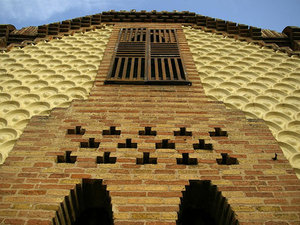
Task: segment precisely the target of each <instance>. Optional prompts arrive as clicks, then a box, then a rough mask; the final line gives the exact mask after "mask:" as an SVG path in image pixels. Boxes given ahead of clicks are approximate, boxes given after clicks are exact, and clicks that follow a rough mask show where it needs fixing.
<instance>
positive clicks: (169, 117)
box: [0, 23, 300, 225]
mask: <svg viewBox="0 0 300 225" xmlns="http://www.w3.org/2000/svg"><path fill="white" fill-rule="evenodd" d="M135 25H136V26H153V27H155V28H156V27H160V28H163V27H168V28H170V27H171V26H174V27H175V28H177V29H179V31H178V37H179V41H180V43H181V44H180V49H181V52H182V54H183V59H184V62H185V64H186V70H187V73H188V77H189V80H190V81H191V82H192V84H193V85H192V86H134V85H103V81H104V80H105V77H106V75H107V73H108V70H109V66H110V62H111V58H112V52H113V50H114V48H115V45H116V40H117V35H118V29H119V28H120V27H124V26H133V25H132V24H130V25H124V24H116V25H115V27H114V30H113V32H112V35H111V37H110V39H109V42H108V44H107V47H106V50H105V53H104V56H103V59H102V61H101V65H100V66H99V70H98V74H97V76H96V79H95V83H94V87H93V88H92V91H91V94H90V96H89V98H88V99H87V100H76V101H74V102H73V103H72V104H71V106H70V107H69V108H67V109H59V108H57V109H54V110H52V112H51V115H50V117H38V116H35V117H33V118H32V119H31V121H30V123H29V124H28V126H27V127H26V129H25V130H24V133H23V135H22V136H21V138H20V139H19V141H18V142H17V144H16V146H15V147H14V149H13V150H12V151H11V153H10V154H9V157H8V158H7V160H6V162H5V163H4V164H3V165H2V166H1V167H0V177H1V185H0V191H1V193H2V194H1V196H0V201H1V203H0V206H1V207H0V222H1V223H3V224H14V223H15V224H16V223H17V224H28V225H29V224H49V223H50V222H49V221H51V219H52V218H53V217H54V216H55V212H56V210H58V209H59V204H60V203H61V202H62V201H63V199H64V196H66V195H68V194H69V191H70V189H72V188H74V186H75V184H78V183H81V179H82V178H94V179H103V181H104V183H105V184H106V185H107V189H108V190H109V191H110V196H111V200H112V205H113V213H114V221H115V224H116V225H125V224H130V225H137V224H140V225H142V224H145V225H154V224H156V225H170V224H175V221H176V219H177V212H178V209H179V204H180V197H181V196H182V193H181V191H183V190H185V185H188V183H189V180H190V179H198V180H211V181H212V183H213V184H215V185H217V186H218V188H219V189H220V190H222V193H223V195H224V196H225V197H226V198H227V199H228V202H229V203H230V204H231V206H232V208H233V209H234V210H235V212H236V214H237V218H238V219H239V221H240V223H241V224H257V225H262V224H265V225H270V224H275V223H273V222H274V221H276V222H278V223H282V224H293V225H295V224H297V223H298V221H299V216H300V215H299V197H297V196H299V194H300V193H299V185H300V184H299V180H298V179H297V177H296V175H295V174H294V172H293V170H292V168H291V167H290V165H289V163H288V161H287V160H285V158H284V156H283V154H282V152H281V150H280V148H279V146H278V145H277V142H276V140H275V139H274V138H273V136H272V134H271V133H270V131H269V129H268V127H267V126H266V125H265V124H264V122H263V121H261V120H255V119H254V120H247V119H246V118H245V116H244V114H243V113H242V112H241V111H239V110H233V109H226V108H225V106H224V104H223V103H222V102H220V101H211V100H210V99H209V98H208V97H207V96H206V95H205V93H204V89H203V88H202V83H201V80H200V78H199V75H198V71H197V70H196V65H195V64H194V60H193V58H192V55H191V53H190V52H189V46H188V44H187V42H186V39H185V35H184V33H183V31H182V30H180V28H181V26H179V25H174V24H172V25H169V24H155V25H152V24H149V25H148V24H142V23H141V24H135ZM98 65H99V64H98ZM75 126H82V127H83V128H84V129H86V133H85V134H84V135H83V136H81V135H79V136H77V135H68V134H67V129H73V128H74V127H75ZM110 126H116V127H117V129H118V130H121V135H120V136H112V137H110V136H104V135H102V130H107V129H108V128H109V127H110ZM145 126H151V127H152V128H153V130H155V131H157V136H153V137H152V136H151V137H144V136H140V135H138V131H140V130H144V127H145ZM180 127H186V128H187V130H188V131H192V132H193V135H192V136H191V137H175V136H174V134H173V132H174V131H177V130H179V128H180ZM214 127H221V128H222V129H223V130H226V131H227V132H228V137H210V136H209V133H208V132H209V131H214ZM88 138H95V141H99V142H101V143H100V147H99V149H84V148H80V147H79V146H80V142H83V141H87V140H88ZM127 138H131V139H132V141H133V142H134V143H137V144H138V148H137V149H131V148H127V149H120V148H117V144H118V143H125V140H126V139H127ZM162 139H170V140H171V142H172V143H175V146H176V148H175V149H156V148H155V144H156V143H160V142H161V141H162ZM199 139H205V141H206V143H211V144H213V147H214V150H213V151H211V152H207V151H204V150H194V149H193V148H192V145H193V144H194V143H197V142H198V140H199ZM65 151H72V156H77V162H76V163H75V164H66V163H59V164H58V163H57V155H63V154H64V153H65ZM105 151H108V152H111V156H112V157H117V162H116V164H96V163H95V161H96V157H97V156H103V154H104V152H105ZM142 152H150V157H156V158H157V164H155V165H136V158H141V157H142V155H143V154H142ZM182 153H189V154H190V157H191V158H197V161H198V165H193V166H192V165H178V164H177V163H176V158H181V157H182V155H181V154H182ZM220 153H228V154H229V155H230V156H232V157H236V158H237V159H238V161H239V164H238V165H231V166H226V165H218V164H217V163H216V158H221V155H220ZM275 153H277V154H278V160H276V161H274V160H272V157H274V154H275Z"/></svg>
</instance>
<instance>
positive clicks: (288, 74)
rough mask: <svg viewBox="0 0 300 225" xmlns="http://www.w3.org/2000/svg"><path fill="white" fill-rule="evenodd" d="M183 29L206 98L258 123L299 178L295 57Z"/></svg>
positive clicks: (299, 90) (299, 82)
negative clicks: (264, 124)
mask: <svg viewBox="0 0 300 225" xmlns="http://www.w3.org/2000/svg"><path fill="white" fill-rule="evenodd" d="M183 28H184V32H185V34H186V38H187V40H188V44H189V46H190V49H191V52H192V54H193V57H194V61H195V63H196V66H197V70H198V72H199V76H200V77H201V81H202V83H203V86H204V89H205V92H206V94H207V95H209V96H210V98H211V99H213V100H218V101H223V102H224V103H225V104H226V106H227V107H229V108H236V109H240V110H242V111H243V112H244V113H245V115H246V117H247V118H260V119H264V120H265V121H266V123H267V125H268V126H269V128H270V130H271V131H272V133H273V135H274V137H275V138H276V139H277V141H278V142H279V145H280V146H281V149H282V150H283V152H284V155H285V156H286V158H287V159H288V160H289V161H290V164H291V165H292V167H293V168H295V171H296V174H297V176H298V177H299V179H300V58H299V57H296V56H293V57H289V56H288V55H287V54H285V53H281V52H275V51H274V50H272V49H267V48H264V47H263V48H261V47H260V46H258V45H255V44H252V43H247V42H241V41H238V40H235V39H232V38H227V37H223V36H222V35H217V34H213V33H208V32H204V31H202V30H198V29H193V28H191V27H183Z"/></svg>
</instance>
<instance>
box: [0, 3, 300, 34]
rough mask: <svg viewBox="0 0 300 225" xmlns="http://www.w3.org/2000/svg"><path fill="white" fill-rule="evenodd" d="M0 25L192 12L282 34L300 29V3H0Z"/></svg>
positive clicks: (20, 25) (35, 24)
mask: <svg viewBox="0 0 300 225" xmlns="http://www.w3.org/2000/svg"><path fill="white" fill-rule="evenodd" d="M0 9H1V10H0V24H13V25H15V26H16V27H17V28H18V29H20V28H22V27H25V26H37V25H42V24H48V23H52V22H57V21H62V20H66V19H72V18H75V17H81V16H86V15H92V14H96V13H99V12H102V11H108V10H110V9H114V10H116V11H119V10H131V9H136V10H147V11H150V10H153V9H155V10H157V11H162V10H166V11H173V10H178V11H191V12H196V13H197V14H201V15H204V16H210V17H215V18H219V19H223V20H229V21H233V22H237V23H242V24H247V25H250V26H256V27H260V28H263V29H271V30H276V31H279V32H281V31H282V30H283V29H284V28H285V27H286V26H299V27H300V0H0Z"/></svg>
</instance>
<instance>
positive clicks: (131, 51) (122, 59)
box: [105, 28, 191, 85]
mask: <svg viewBox="0 0 300 225" xmlns="http://www.w3.org/2000/svg"><path fill="white" fill-rule="evenodd" d="M105 83H106V84H111V83H117V84H178V85H190V84H191V83H190V82H189V81H188V79H187V76H186V73H185V69H184V65H183V62H182V60H181V57H180V52H179V48H178V42H177V36H176V30H175V29H147V28H122V29H120V33H119V38H118V45H117V48H116V51H115V53H114V58H113V62H112V64H111V68H110V72H109V74H108V77H107V79H106V81H105Z"/></svg>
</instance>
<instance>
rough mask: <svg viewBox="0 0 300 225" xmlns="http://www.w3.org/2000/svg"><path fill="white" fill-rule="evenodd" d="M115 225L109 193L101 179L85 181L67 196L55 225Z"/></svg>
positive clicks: (57, 213) (54, 219)
mask: <svg viewBox="0 0 300 225" xmlns="http://www.w3.org/2000/svg"><path fill="white" fill-rule="evenodd" d="M93 224H99V225H113V212H112V206H111V200H110V197H109V192H108V191H107V190H106V186H105V185H103V184H102V180H99V179H83V180H82V183H81V184H77V185H76V187H75V189H72V190H71V191H70V194H69V195H68V196H65V199H64V201H63V202H62V203H61V204H60V207H59V209H58V210H57V211H56V215H55V218H53V225H93Z"/></svg>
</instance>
